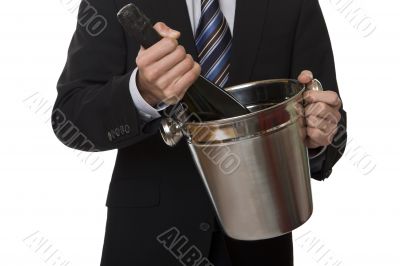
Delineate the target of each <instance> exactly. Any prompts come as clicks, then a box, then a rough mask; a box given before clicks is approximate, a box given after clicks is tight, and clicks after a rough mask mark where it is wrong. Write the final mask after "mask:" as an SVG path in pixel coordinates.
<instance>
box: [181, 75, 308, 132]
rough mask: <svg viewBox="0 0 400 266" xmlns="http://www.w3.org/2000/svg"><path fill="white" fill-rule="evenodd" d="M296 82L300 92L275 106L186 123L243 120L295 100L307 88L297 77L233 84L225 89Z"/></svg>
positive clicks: (200, 124)
mask: <svg viewBox="0 0 400 266" xmlns="http://www.w3.org/2000/svg"><path fill="white" fill-rule="evenodd" d="M290 82H292V83H296V84H298V85H300V86H301V89H300V91H299V92H298V93H296V94H295V95H293V96H292V97H290V98H288V99H286V100H284V101H282V102H280V103H277V104H275V105H273V106H270V107H266V108H264V109H262V110H258V111H254V112H251V113H249V114H245V115H240V116H235V117H230V118H223V119H217V120H211V121H205V122H204V121H203V122H189V121H186V122H185V125H186V126H188V127H191V126H196V127H198V126H213V125H214V126H215V125H223V124H227V123H232V122H235V121H239V120H243V119H246V118H249V117H252V116H255V115H257V114H260V113H263V112H266V111H270V110H274V109H278V108H280V107H282V106H284V105H286V104H288V103H289V102H291V101H293V99H297V98H298V97H299V95H302V94H303V93H304V91H305V90H306V85H304V84H301V83H300V82H299V81H298V80H296V79H283V78H282V79H266V80H259V81H252V82H247V83H243V84H239V85H235V86H231V87H228V88H226V89H225V91H227V92H231V91H235V90H239V89H244V88H247V87H248V88H250V87H253V86H255V85H258V84H271V83H290Z"/></svg>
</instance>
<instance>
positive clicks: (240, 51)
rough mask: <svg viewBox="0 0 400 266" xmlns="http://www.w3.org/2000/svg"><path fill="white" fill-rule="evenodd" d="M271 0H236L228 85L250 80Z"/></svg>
mask: <svg viewBox="0 0 400 266" xmlns="http://www.w3.org/2000/svg"><path fill="white" fill-rule="evenodd" d="M268 1H269V0H251V1H249V0H236V13H235V25H234V29H233V45H232V58H231V69H230V73H229V81H228V83H227V86H231V85H236V84H240V83H244V82H248V81H249V79H250V75H251V71H252V69H253V66H254V63H255V60H256V56H257V52H258V49H259V44H260V41H261V38H262V34H263V32H262V31H263V26H264V21H265V16H266V14H267V7H268Z"/></svg>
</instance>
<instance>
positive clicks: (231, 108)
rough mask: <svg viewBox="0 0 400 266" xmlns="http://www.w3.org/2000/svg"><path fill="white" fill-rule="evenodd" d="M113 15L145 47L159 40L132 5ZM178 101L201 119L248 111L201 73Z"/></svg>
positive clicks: (228, 115) (143, 15) (147, 21)
mask: <svg viewBox="0 0 400 266" xmlns="http://www.w3.org/2000/svg"><path fill="white" fill-rule="evenodd" d="M117 17H118V20H119V22H120V23H121V25H122V26H123V28H124V29H125V31H126V32H127V33H128V34H129V35H131V36H132V37H134V38H135V39H136V40H137V41H138V42H139V43H140V44H141V45H142V46H143V47H144V48H148V47H150V46H152V45H154V44H155V43H157V42H158V41H160V40H161V36H160V35H159V34H158V32H157V31H156V30H155V29H154V28H153V24H152V23H151V21H150V20H149V18H147V17H146V15H145V14H143V13H142V12H141V11H140V10H139V9H138V7H137V6H135V5H134V4H132V3H131V4H128V5H126V6H124V7H123V8H122V9H121V10H120V11H119V12H118V15H117ZM182 101H183V102H184V103H185V104H186V105H187V107H188V109H189V111H190V112H192V113H195V114H196V115H197V116H198V117H200V118H201V120H203V121H208V120H215V119H221V118H229V117H234V116H239V115H244V114H248V113H250V111H249V110H248V109H247V108H246V107H244V106H243V105H242V104H241V103H240V102H238V101H237V100H236V99H235V98H234V97H233V96H231V95H230V94H229V93H227V92H226V91H224V90H222V89H221V88H219V87H218V86H216V85H215V84H213V83H212V82H210V81H208V80H207V79H205V78H204V77H202V76H200V77H199V78H198V79H197V80H196V81H195V83H194V84H193V85H192V86H191V87H190V88H189V89H188V90H187V92H186V94H185V96H184V97H183V99H182ZM193 117H194V116H193Z"/></svg>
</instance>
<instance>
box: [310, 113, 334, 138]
mask: <svg viewBox="0 0 400 266" xmlns="http://www.w3.org/2000/svg"><path fill="white" fill-rule="evenodd" d="M307 127H312V128H318V129H319V130H321V131H322V132H324V133H326V134H330V133H332V132H333V131H335V130H336V128H337V124H336V123H332V122H330V121H328V120H326V119H323V118H320V117H318V116H314V115H311V116H309V117H307Z"/></svg>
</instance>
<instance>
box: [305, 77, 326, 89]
mask: <svg viewBox="0 0 400 266" xmlns="http://www.w3.org/2000/svg"><path fill="white" fill-rule="evenodd" d="M306 88H307V90H312V91H323V90H324V89H323V87H322V84H321V82H319V80H318V79H313V80H312V81H311V82H310V83H308V84H307V86H306Z"/></svg>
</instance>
